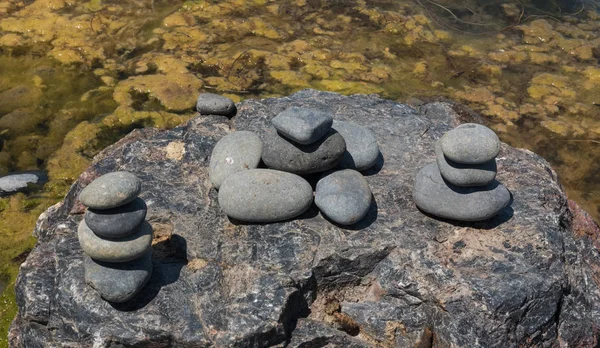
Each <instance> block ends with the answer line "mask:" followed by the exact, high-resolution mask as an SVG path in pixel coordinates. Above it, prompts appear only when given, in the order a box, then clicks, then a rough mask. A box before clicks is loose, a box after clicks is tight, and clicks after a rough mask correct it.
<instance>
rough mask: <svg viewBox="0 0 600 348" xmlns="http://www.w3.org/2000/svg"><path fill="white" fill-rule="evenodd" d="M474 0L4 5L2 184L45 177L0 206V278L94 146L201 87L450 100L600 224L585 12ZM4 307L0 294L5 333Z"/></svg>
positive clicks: (175, 120)
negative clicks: (531, 158) (556, 178)
mask: <svg viewBox="0 0 600 348" xmlns="http://www.w3.org/2000/svg"><path fill="white" fill-rule="evenodd" d="M482 3H485V2H482V1H430V0H415V1H399V0H394V1H392V0H389V1H385V0H380V1H325V0H322V1H319V0H296V1H276V2H275V1H264V0H255V1H241V0H229V1H187V2H177V1H169V2H167V1H163V2H161V1H148V0H139V1H127V2H121V1H114V0H111V1H102V0H92V1H77V2H70V1H65V0H43V1H41V0H38V1H29V0H28V1H13V0H8V1H7V0H3V1H0V51H1V55H0V175H3V174H6V173H9V172H13V171H19V170H30V169H43V170H47V171H48V173H49V177H50V182H49V183H48V184H47V185H46V186H45V189H44V191H42V192H39V193H36V194H32V195H23V194H19V195H16V196H13V197H11V198H4V199H0V274H4V275H6V276H7V277H8V278H6V279H9V281H8V283H9V284H12V283H14V279H15V276H16V272H17V267H18V265H19V263H20V262H22V260H23V257H24V255H26V253H27V250H28V249H30V248H31V247H32V246H33V244H34V242H35V241H34V240H33V239H32V238H31V237H29V236H30V233H31V230H32V228H33V226H34V223H35V219H36V218H37V216H38V215H39V214H40V213H41V212H43V211H44V210H45V209H46V208H47V207H48V206H50V205H52V204H54V203H56V202H58V201H59V200H60V199H61V198H62V197H63V196H64V194H65V193H66V190H67V189H68V187H69V185H70V184H71V183H72V182H73V181H74V180H75V179H76V178H77V176H78V175H79V174H80V173H81V172H82V171H83V170H84V169H85V168H86V167H87V166H88V164H89V162H90V160H91V158H92V157H93V156H94V155H95V154H96V153H98V151H100V150H101V149H102V148H104V147H106V146H107V145H109V144H111V143H112V142H114V141H116V140H117V139H118V138H119V137H121V136H122V135H124V134H126V133H127V132H129V131H131V130H132V129H134V128H138V127H143V126H154V127H163V128H169V127H174V126H176V125H178V124H181V123H182V122H185V121H186V120H187V119H189V118H190V117H193V116H194V112H193V105H194V100H195V97H196V96H197V94H198V92H199V91H200V90H204V91H210V92H215V93H220V94H225V95H227V96H229V97H231V98H232V99H234V100H236V101H239V100H242V99H245V98H254V97H270V96H281V95H287V94H289V93H292V92H294V91H297V90H300V89H303V88H316V89H321V90H329V91H335V92H340V93H344V94H351V93H378V94H380V95H382V96H383V97H386V98H390V99H394V100H399V101H404V102H410V103H416V104H418V103H420V102H425V101H428V100H432V99H434V98H438V97H445V98H449V99H452V100H455V101H458V102H461V103H464V104H466V105H467V106H469V107H470V108H472V109H474V110H475V111H477V112H479V113H480V114H482V115H483V116H484V117H485V118H486V120H487V121H488V122H489V125H490V127H492V128H493V129H494V130H496V131H497V132H498V134H499V135H500V137H501V138H502V140H504V141H506V142H508V143H509V144H511V145H513V146H518V147H524V148H528V149H531V150H533V151H535V152H537V153H539V154H540V155H542V156H543V157H545V158H546V159H548V160H549V161H550V162H551V163H552V165H553V166H554V168H556V169H557V171H558V172H559V174H560V176H561V180H562V183H563V185H564V186H565V188H566V190H567V192H568V194H569V196H570V197H571V198H573V199H575V200H576V201H577V202H579V204H580V205H582V206H583V207H584V208H585V209H586V210H588V211H589V212H590V213H591V214H592V215H593V216H594V217H595V218H596V220H600V219H599V218H600V210H599V209H600V180H598V174H599V171H600V164H599V163H600V151H598V149H599V142H600V97H598V96H599V95H600V68H599V67H598V59H599V58H600V38H599V33H600V21H599V19H600V16H599V15H598V13H597V12H596V10H595V8H594V6H595V3H594V2H580V1H566V0H564V1H537V3H536V1H533V2H527V1H517V0H515V1H500V2H498V1H489V2H487V5H485V4H484V5H482ZM0 279H4V278H3V277H0ZM9 289H10V287H9ZM13 297H14V295H13V293H12V291H10V290H6V291H4V293H3V295H2V298H0V315H1V318H2V320H1V321H0V329H2V330H4V331H3V332H4V333H5V332H6V329H7V326H8V323H9V322H10V319H11V318H12V316H13V315H14V312H15V306H14V300H13ZM5 303H8V305H6V304H5ZM4 333H2V334H1V335H0V346H1V345H2V344H6V342H5V341H2V340H5V337H6V335H5V334H4Z"/></svg>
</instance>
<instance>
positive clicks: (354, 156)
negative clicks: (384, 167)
mask: <svg viewBox="0 0 600 348" xmlns="http://www.w3.org/2000/svg"><path fill="white" fill-rule="evenodd" d="M333 129H335V130H336V131H337V132H338V133H340V134H341V135H342V137H344V140H345V141H346V151H345V152H344V156H343V157H342V159H341V160H340V163H339V167H340V168H349V169H355V170H358V171H363V170H366V169H369V168H371V167H372V166H373V165H375V162H376V161H377V156H379V146H378V145H377V138H376V137H375V134H374V133H373V132H372V131H371V130H369V129H368V128H366V127H363V126H360V125H358V124H356V123H352V122H344V121H338V120H334V121H333Z"/></svg>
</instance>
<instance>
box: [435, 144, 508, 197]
mask: <svg viewBox="0 0 600 348" xmlns="http://www.w3.org/2000/svg"><path fill="white" fill-rule="evenodd" d="M435 156H436V160H437V164H438V167H439V168H440V173H441V174H442V176H443V177H444V179H446V180H447V181H448V182H450V183H451V184H454V185H457V186H485V185H487V184H489V183H491V182H492V181H493V180H494V179H495V178H496V171H497V168H496V159H492V160H491V161H487V162H485V163H481V164H460V163H456V162H453V161H451V160H449V159H447V158H446V156H444V153H443V152H442V147H441V146H440V143H439V141H438V142H436V144H435Z"/></svg>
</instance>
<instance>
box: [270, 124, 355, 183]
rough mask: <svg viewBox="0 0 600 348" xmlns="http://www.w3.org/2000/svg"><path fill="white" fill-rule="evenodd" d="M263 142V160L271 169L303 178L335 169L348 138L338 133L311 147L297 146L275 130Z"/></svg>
mask: <svg viewBox="0 0 600 348" xmlns="http://www.w3.org/2000/svg"><path fill="white" fill-rule="evenodd" d="M262 139H263V143H264V146H263V153H262V160H263V162H265V164H266V165H267V167H269V168H271V169H275V170H281V171H284V172H290V173H295V174H300V175H303V174H311V173H319V172H324V171H326V170H329V169H332V168H335V167H336V166H337V165H338V162H339V161H340V159H341V158H342V155H343V154H344V151H345V150H346V143H345V142H344V138H342V136H341V135H340V134H339V133H337V132H336V131H334V130H330V131H329V132H328V133H327V134H326V135H325V136H324V137H323V138H321V139H319V140H318V141H317V142H316V143H312V144H310V145H300V144H294V143H292V142H290V141H288V140H287V139H285V138H283V137H282V136H280V135H279V134H278V133H277V132H276V131H275V130H274V129H271V130H269V131H267V132H266V134H264V136H263V138H262Z"/></svg>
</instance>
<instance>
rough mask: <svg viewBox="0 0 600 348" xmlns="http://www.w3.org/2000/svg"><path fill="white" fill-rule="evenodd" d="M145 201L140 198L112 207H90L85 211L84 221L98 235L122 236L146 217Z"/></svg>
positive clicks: (127, 233)
mask: <svg viewBox="0 0 600 348" xmlns="http://www.w3.org/2000/svg"><path fill="white" fill-rule="evenodd" d="M147 210H148V208H147V207H146V202H144V200H143V199H141V198H139V197H138V198H136V199H134V200H133V201H131V202H129V203H127V204H125V205H122V206H120V207H116V208H112V209H92V208H89V209H88V210H87V211H86V212H85V223H86V224H87V226H88V227H89V228H90V229H91V230H92V231H93V232H94V233H95V234H96V235H98V236H100V237H104V238H122V237H126V236H128V235H130V234H131V233H132V232H134V231H135V229H136V228H137V227H138V226H139V225H140V224H141V223H142V222H143V221H144V219H145V218H146V212H147Z"/></svg>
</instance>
